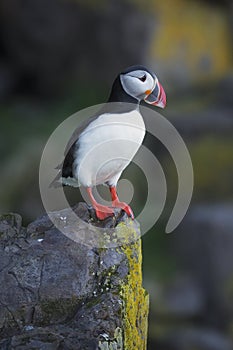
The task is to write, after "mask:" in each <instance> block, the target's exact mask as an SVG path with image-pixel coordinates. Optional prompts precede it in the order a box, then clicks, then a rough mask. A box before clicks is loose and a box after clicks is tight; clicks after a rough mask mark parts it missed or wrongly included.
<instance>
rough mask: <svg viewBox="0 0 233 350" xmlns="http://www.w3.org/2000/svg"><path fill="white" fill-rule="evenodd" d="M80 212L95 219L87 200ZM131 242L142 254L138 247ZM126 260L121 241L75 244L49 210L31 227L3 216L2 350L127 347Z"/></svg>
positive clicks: (0, 272) (0, 254)
mask: <svg viewBox="0 0 233 350" xmlns="http://www.w3.org/2000/svg"><path fill="white" fill-rule="evenodd" d="M76 212H77V213H79V214H80V216H81V217H83V218H84V219H85V220H87V218H88V217H89V218H90V217H91V216H90V213H89V210H88V207H87V206H86V205H84V204H82V205H80V206H79V207H77V208H76ZM123 218H125V216H123ZM123 220H127V219H123ZM130 221H131V220H130ZM112 222H113V220H112ZM115 224H116V222H115ZM102 225H105V223H104V222H103V223H102ZM133 225H134V224H133ZM135 225H136V224H135ZM129 247H130V249H131V248H132V251H131V253H132V254H134V256H135V257H136V258H137V260H139V258H140V257H139V256H138V254H139V253H140V252H139V250H137V249H138V248H136V247H138V245H135V244H134V243H132V246H131V245H129ZM129 266H130V263H129V259H128V257H127V254H126V253H125V250H124V249H123V248H122V247H117V248H109V249H106V248H102V249H101V248H99V249H97V248H93V249H90V248H89V247H88V246H85V245H81V244H78V243H76V242H74V241H72V240H71V239H69V238H67V237H66V236H65V235H63V234H62V233H61V232H59V230H58V229H56V228H55V227H54V225H53V224H52V223H51V221H50V220H49V218H48V216H46V215H45V216H43V217H41V218H40V219H37V220H36V221H35V222H33V223H31V224H30V225H29V226H28V227H27V228H24V227H22V219H21V217H20V216H19V215H18V214H7V215H2V216H1V217H0V286H1V288H0V349H1V350H3V349H6V350H8V349H17V350H23V349H44V350H53V349H74V350H79V349H80V350H85V349H87V350H91V349H93V350H94V349H124V346H123V338H125V337H126V336H127V335H124V318H125V317H126V314H125V312H126V311H125V310H126V309H127V305H126V304H127V300H126V298H124V297H123V294H124V293H123V292H122V285H126V286H127V284H128V282H129V280H128V277H129ZM139 283H140V276H139ZM138 288H141V286H140V285H138ZM140 307H141V305H140ZM145 317H146V316H145ZM129 321H130V320H129ZM139 323H140V322H139ZM139 328H140V326H139ZM144 336H145V334H144ZM136 348H137V347H135V349H136ZM138 349H139V348H138ZM128 350H129V349H128ZM140 350H141V348H140Z"/></svg>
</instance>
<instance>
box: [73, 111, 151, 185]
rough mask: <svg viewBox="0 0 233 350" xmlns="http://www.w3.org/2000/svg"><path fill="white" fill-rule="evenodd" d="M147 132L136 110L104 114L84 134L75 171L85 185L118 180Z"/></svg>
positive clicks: (80, 142) (76, 157) (76, 156)
mask: <svg viewBox="0 0 233 350" xmlns="http://www.w3.org/2000/svg"><path fill="white" fill-rule="evenodd" d="M144 136H145V125H144V122H143V119H142V116H141V114H140V113H139V112H138V111H136V110H134V111H131V112H128V113H124V114H123V113H121V114H108V113H106V114H102V115H101V116H99V117H98V118H97V119H96V120H94V121H93V122H92V123H91V124H90V125H89V126H88V127H87V128H86V129H85V131H84V132H83V133H82V134H81V135H80V137H79V140H78V141H77V142H78V145H79V147H78V150H77V152H76V154H75V161H74V168H73V173H74V176H75V178H76V179H78V181H79V183H80V184H81V185H83V186H94V185H98V184H103V183H105V182H109V183H113V182H117V180H118V178H119V177H120V175H121V173H122V171H123V170H124V168H125V167H126V166H127V165H128V164H129V163H130V161H131V160H132V158H133V157H134V155H135V153H136V152H137V150H138V148H139V147H140V145H141V144H142V141H143V138H144Z"/></svg>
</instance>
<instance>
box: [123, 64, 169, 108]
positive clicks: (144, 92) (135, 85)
mask: <svg viewBox="0 0 233 350" xmlns="http://www.w3.org/2000/svg"><path fill="white" fill-rule="evenodd" d="M120 82H121V85H122V88H123V89H124V91H125V92H126V93H127V94H128V95H130V96H131V97H133V98H135V99H137V100H138V101H141V100H144V101H145V102H147V103H149V104H151V105H154V106H158V107H161V108H164V107H165V106H166V94H165V92H164V89H163V87H162V85H161V84H160V83H159V81H158V78H157V77H156V75H155V74H154V73H153V72H150V71H149V70H148V69H147V68H145V67H143V66H132V67H129V68H128V69H126V70H125V71H123V72H122V73H121V74H120Z"/></svg>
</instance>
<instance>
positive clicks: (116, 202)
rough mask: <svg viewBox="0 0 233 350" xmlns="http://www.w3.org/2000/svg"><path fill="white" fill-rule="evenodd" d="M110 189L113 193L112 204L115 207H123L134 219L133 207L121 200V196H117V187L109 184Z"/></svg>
mask: <svg viewBox="0 0 233 350" xmlns="http://www.w3.org/2000/svg"><path fill="white" fill-rule="evenodd" d="M109 190H110V193H111V197H112V206H113V207H115V208H121V209H123V210H124V211H125V212H126V213H127V215H128V216H129V217H131V218H132V219H134V214H133V211H132V209H131V208H130V206H129V205H128V204H126V203H124V202H120V201H119V198H118V196H117V191H116V187H115V186H109Z"/></svg>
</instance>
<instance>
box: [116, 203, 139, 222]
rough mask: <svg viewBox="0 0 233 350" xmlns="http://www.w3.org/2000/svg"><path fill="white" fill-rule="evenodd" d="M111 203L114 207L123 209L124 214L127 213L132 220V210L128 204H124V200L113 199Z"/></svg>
mask: <svg viewBox="0 0 233 350" xmlns="http://www.w3.org/2000/svg"><path fill="white" fill-rule="evenodd" d="M112 205H113V207H115V208H121V209H122V210H124V211H125V212H126V214H127V215H128V217H130V218H132V219H133V220H134V213H133V210H132V209H131V208H130V206H129V205H128V204H126V203H125V202H120V201H118V200H114V201H113V202H112Z"/></svg>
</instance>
